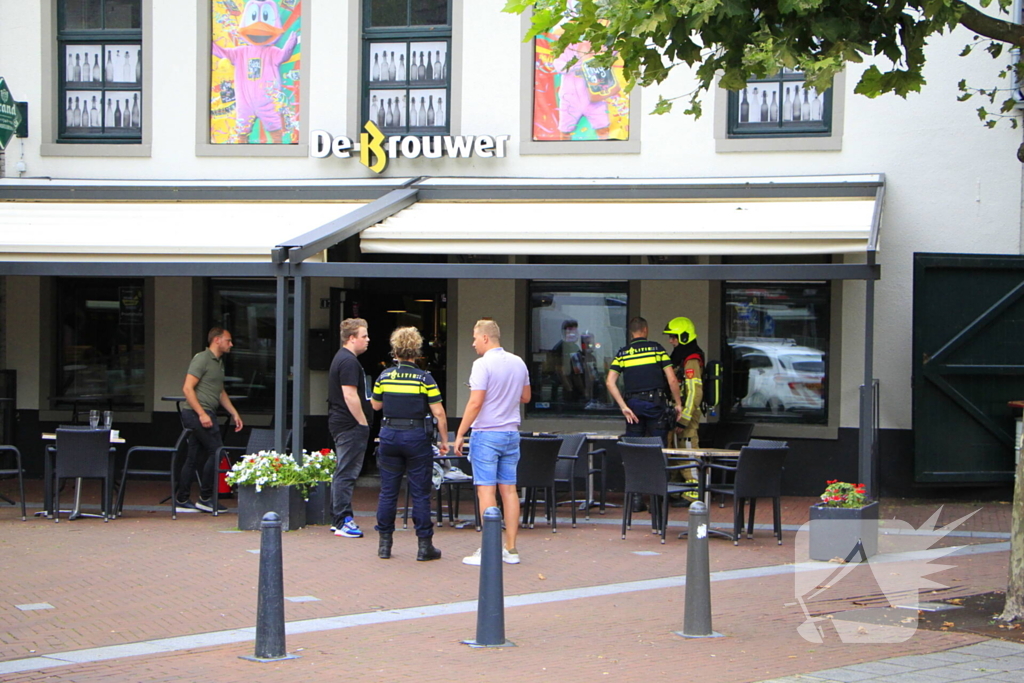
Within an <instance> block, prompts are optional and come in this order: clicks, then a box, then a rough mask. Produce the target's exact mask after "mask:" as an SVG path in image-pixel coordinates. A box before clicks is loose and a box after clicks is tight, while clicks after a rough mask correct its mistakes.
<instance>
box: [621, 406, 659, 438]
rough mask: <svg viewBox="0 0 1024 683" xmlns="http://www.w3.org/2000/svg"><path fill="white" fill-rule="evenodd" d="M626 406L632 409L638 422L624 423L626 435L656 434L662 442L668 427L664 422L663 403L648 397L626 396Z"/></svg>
mask: <svg viewBox="0 0 1024 683" xmlns="http://www.w3.org/2000/svg"><path fill="white" fill-rule="evenodd" d="M626 406H628V407H629V409H630V410H632V411H633V414H634V415H636V417H637V419H638V420H639V422H635V423H630V422H627V423H626V436H657V437H660V438H661V440H662V442H663V443H664V441H665V435H666V434H667V433H668V429H667V428H666V424H665V404H664V403H662V402H661V401H652V400H650V399H648V398H639V397H635V398H627V399H626Z"/></svg>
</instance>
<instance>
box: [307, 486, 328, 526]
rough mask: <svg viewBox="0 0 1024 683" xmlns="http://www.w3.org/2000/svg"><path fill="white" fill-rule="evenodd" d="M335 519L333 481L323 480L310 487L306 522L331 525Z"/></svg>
mask: <svg viewBox="0 0 1024 683" xmlns="http://www.w3.org/2000/svg"><path fill="white" fill-rule="evenodd" d="M333 521H334V508H333V505H332V501H331V482H329V481H321V482H319V483H317V485H316V486H313V487H311V488H310V489H309V499H308V500H307V501H306V524H323V525H328V526H329V525H330V524H331V522H333Z"/></svg>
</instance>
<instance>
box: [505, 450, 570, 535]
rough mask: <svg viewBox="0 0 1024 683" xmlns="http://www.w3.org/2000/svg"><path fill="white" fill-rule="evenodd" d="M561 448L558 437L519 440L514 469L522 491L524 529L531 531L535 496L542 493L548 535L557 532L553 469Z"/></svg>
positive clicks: (535, 511) (534, 510)
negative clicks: (516, 463)
mask: <svg viewBox="0 0 1024 683" xmlns="http://www.w3.org/2000/svg"><path fill="white" fill-rule="evenodd" d="M561 448H562V439H561V438H553V439H552V438H547V437H527V438H522V439H520V440H519V466H518V467H517V469H516V483H517V484H518V485H519V486H520V487H521V488H522V489H523V496H524V501H525V502H524V503H523V527H527V526H529V528H531V529H532V528H533V526H534V522H535V521H536V518H537V493H538V491H539V490H541V491H543V492H544V509H545V511H546V512H547V518H548V523H549V524H550V525H551V533H557V532H558V519H557V516H556V515H555V469H556V468H557V467H558V452H559V450H560V449H561Z"/></svg>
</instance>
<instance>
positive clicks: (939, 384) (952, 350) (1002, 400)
mask: <svg viewBox="0 0 1024 683" xmlns="http://www.w3.org/2000/svg"><path fill="white" fill-rule="evenodd" d="M913 354H914V355H913V387H914V388H913V399H914V407H913V412H914V418H913V419H914V474H915V480H916V481H917V482H919V483H948V484H988V483H997V482H1006V481H1012V479H1013V467H1014V463H1013V440H1014V421H1013V416H1012V414H1011V412H1010V408H1009V406H1007V401H1011V400H1018V399H1024V257H1018V256H988V255H978V254H915V255H914V348H913ZM882 383H883V387H884V385H885V378H882Z"/></svg>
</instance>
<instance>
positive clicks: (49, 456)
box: [35, 430, 125, 520]
mask: <svg viewBox="0 0 1024 683" xmlns="http://www.w3.org/2000/svg"><path fill="white" fill-rule="evenodd" d="M115 431H116V430H111V432H110V443H112V444H123V443H124V442H125V441H124V439H122V438H121V437H120V436H119V435H118V436H114V433H115ZM42 438H43V441H56V440H57V434H56V432H43V435H42ZM43 454H44V457H43V477H44V479H45V481H44V482H43V510H42V511H40V512H37V513H35V514H36V517H39V516H40V515H45V516H46V517H52V516H53V515H55V514H56V515H59V514H60V513H62V512H67V513H69V514H68V519H69V520H73V519H78V518H79V517H83V516H85V517H98V516H99V515H86V514H84V513H83V512H82V511H81V502H82V480H81V479H80V478H79V479H75V509H74V510H53V473H54V470H55V469H56V458H57V451H56V449H52V450H51V447H49V446H47V445H45V444H44V445H43ZM110 457H111V458H113V457H116V454H115V453H111V454H110Z"/></svg>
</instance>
